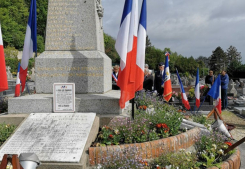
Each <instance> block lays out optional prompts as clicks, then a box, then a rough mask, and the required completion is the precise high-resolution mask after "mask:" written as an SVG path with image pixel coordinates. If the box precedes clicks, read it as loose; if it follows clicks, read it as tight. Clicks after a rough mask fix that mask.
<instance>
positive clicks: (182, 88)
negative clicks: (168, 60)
mask: <svg viewBox="0 0 245 169" xmlns="http://www.w3.org/2000/svg"><path fill="white" fill-rule="evenodd" d="M176 73H177V76H178V79H179V83H180V87H181V92H182V93H185V89H184V87H183V84H182V82H181V79H180V77H179V72H178V70H177V69H176Z"/></svg>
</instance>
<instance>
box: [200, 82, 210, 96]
mask: <svg viewBox="0 0 245 169" xmlns="http://www.w3.org/2000/svg"><path fill="white" fill-rule="evenodd" d="M208 89H209V87H208V85H207V84H205V85H201V86H200V94H201V96H204V95H206V93H207V92H208Z"/></svg>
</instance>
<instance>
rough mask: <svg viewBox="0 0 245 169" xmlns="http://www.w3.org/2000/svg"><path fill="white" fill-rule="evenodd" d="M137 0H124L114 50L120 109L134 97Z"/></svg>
mask: <svg viewBox="0 0 245 169" xmlns="http://www.w3.org/2000/svg"><path fill="white" fill-rule="evenodd" d="M137 29H138V0H125V4H124V10H123V14H122V20H121V25H120V29H119V32H118V36H117V40H116V44H115V48H116V50H117V53H118V54H119V56H120V59H121V60H120V69H119V75H118V82H117V85H118V86H119V87H120V89H121V96H120V100H119V104H120V107H121V108H124V107H125V103H126V102H127V101H129V100H130V99H132V98H134V95H135V79H136V76H135V73H136V55H137Z"/></svg>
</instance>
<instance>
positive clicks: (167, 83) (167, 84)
mask: <svg viewBox="0 0 245 169" xmlns="http://www.w3.org/2000/svg"><path fill="white" fill-rule="evenodd" d="M163 78H164V81H163V82H164V92H163V98H164V100H166V101H167V102H168V101H169V100H170V99H171V97H172V84H171V79H170V71H169V64H168V57H167V56H166V59H165V67H164V73H163Z"/></svg>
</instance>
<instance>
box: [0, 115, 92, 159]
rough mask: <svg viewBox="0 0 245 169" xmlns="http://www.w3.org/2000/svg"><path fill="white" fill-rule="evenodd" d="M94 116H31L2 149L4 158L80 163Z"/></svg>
mask: <svg viewBox="0 0 245 169" xmlns="http://www.w3.org/2000/svg"><path fill="white" fill-rule="evenodd" d="M95 116H96V114H95V113H32V114H30V115H29V117H28V118H27V119H26V120H25V121H24V122H23V123H22V124H21V126H20V127H19V128H18V129H17V131H16V132H15V133H14V134H13V135H12V137H11V138H10V139H9V140H8V141H7V143H5V144H4V145H3V147H1V150H0V159H2V158H3V155H4V154H18V155H19V154H20V153H35V154H36V155H37V156H38V158H39V160H40V161H41V162H62V163H63V162H69V163H77V162H79V161H80V159H81V156H82V154H83V152H84V151H85V150H84V149H85V148H84V147H85V144H86V142H87V139H88V137H89V135H90V131H91V128H92V126H93V123H94V120H95Z"/></svg>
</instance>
